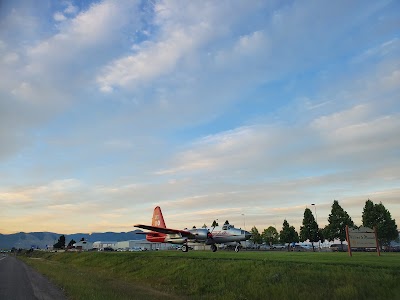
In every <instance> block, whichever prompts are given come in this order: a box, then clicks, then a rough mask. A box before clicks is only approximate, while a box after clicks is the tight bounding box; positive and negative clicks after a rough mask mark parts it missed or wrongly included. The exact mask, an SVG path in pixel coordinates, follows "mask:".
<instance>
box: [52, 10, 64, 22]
mask: <svg viewBox="0 0 400 300" xmlns="http://www.w3.org/2000/svg"><path fill="white" fill-rule="evenodd" d="M53 18H54V20H55V21H57V22H62V21H65V20H67V18H66V17H65V16H64V15H63V14H62V13H60V12H56V13H55V14H54V15H53Z"/></svg>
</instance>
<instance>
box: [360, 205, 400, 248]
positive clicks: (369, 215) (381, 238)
mask: <svg viewBox="0 0 400 300" xmlns="http://www.w3.org/2000/svg"><path fill="white" fill-rule="evenodd" d="M362 222H363V226H365V227H369V228H374V227H376V232H377V235H378V242H379V245H380V247H382V246H384V245H389V244H390V242H391V241H392V240H395V239H397V238H398V234H399V233H398V231H397V225H396V220H394V219H392V216H391V214H390V212H389V211H388V210H387V209H386V208H385V206H384V205H383V204H382V202H381V203H379V204H375V205H374V203H373V202H372V201H371V200H369V199H368V200H367V201H366V202H365V206H364V210H363V214H362Z"/></svg>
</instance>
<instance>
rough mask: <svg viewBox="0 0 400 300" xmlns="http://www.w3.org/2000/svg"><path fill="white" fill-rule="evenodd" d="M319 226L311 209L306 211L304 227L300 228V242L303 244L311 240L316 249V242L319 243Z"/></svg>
mask: <svg viewBox="0 0 400 300" xmlns="http://www.w3.org/2000/svg"><path fill="white" fill-rule="evenodd" d="M319 239H320V238H319V229H318V224H317V222H315V219H314V216H313V214H312V212H311V210H310V209H309V208H306V209H305V210H304V218H303V226H301V227H300V240H301V241H302V242H304V241H306V240H309V241H310V242H311V245H312V247H313V251H315V249H314V242H318V241H319Z"/></svg>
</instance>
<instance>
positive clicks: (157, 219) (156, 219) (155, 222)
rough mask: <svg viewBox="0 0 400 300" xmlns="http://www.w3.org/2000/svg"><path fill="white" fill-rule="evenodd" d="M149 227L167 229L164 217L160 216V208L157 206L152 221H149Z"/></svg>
mask: <svg viewBox="0 0 400 300" xmlns="http://www.w3.org/2000/svg"><path fill="white" fill-rule="evenodd" d="M151 225H152V226H156V227H161V228H167V227H166V226H165V222H164V217H163V215H162V212H161V208H160V207H159V206H157V207H156V208H154V212H153V219H152V221H151Z"/></svg>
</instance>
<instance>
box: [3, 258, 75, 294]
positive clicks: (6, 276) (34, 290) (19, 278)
mask: <svg viewBox="0 0 400 300" xmlns="http://www.w3.org/2000/svg"><path fill="white" fill-rule="evenodd" d="M0 299H7V300H20V299H21V300H36V299H38V300H39V299H40V300H50V299H51V300H53V299H60V300H66V299H67V298H66V297H65V295H64V294H63V292H62V291H61V290H60V289H59V288H57V287H56V286H54V285H53V284H52V283H51V282H50V281H49V280H48V279H47V278H45V277H43V276H42V275H40V274H39V273H38V272H36V271H35V270H33V269H32V268H31V267H29V266H27V265H26V264H25V263H23V262H21V261H20V260H18V259H16V258H15V257H14V256H12V255H6V256H3V257H0Z"/></svg>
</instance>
